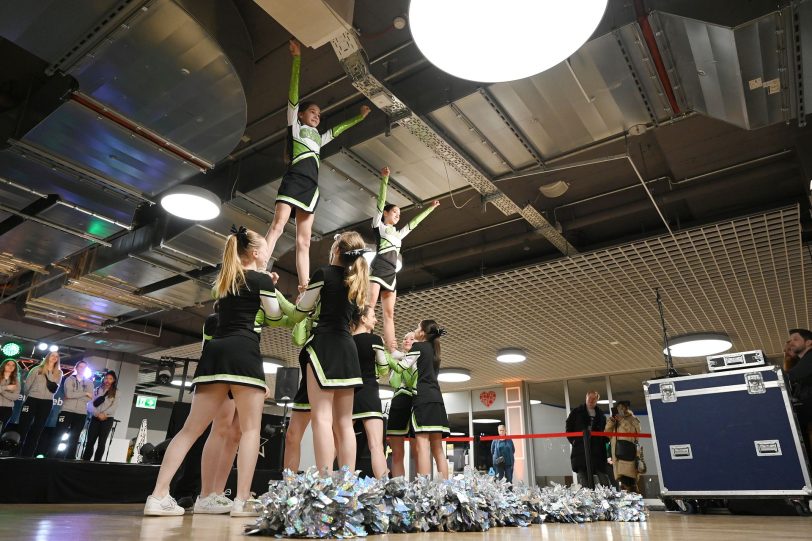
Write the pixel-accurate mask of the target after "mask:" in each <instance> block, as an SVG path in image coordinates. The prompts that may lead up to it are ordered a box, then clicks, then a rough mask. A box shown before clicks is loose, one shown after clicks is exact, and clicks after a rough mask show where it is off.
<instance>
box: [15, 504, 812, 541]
mask: <svg viewBox="0 0 812 541" xmlns="http://www.w3.org/2000/svg"><path fill="white" fill-rule="evenodd" d="M142 509H143V507H142V506H140V505H90V504H83V505H44V504H42V505H3V506H2V507H0V540H7V539H8V540H12V539H13V540H26V539H31V540H36V541H46V540H52V539H61V540H67V541H84V540H92V541H106V540H122V541H128V540H133V539H139V540H150V541H157V540H166V541H175V540H178V541H179V540H186V539H194V540H195V541H207V540H225V539H245V537H244V536H243V535H242V532H243V524H245V523H246V522H247V521H246V520H245V519H232V518H229V517H228V516H212V515H197V516H194V515H187V516H184V517H144V516H143V515H142V514H141V511H142ZM258 539H262V537H258ZM267 539H272V538H267ZM370 539H374V540H375V541H423V540H428V539H432V541H469V540H484V541H502V540H504V541H507V540H514V539H516V540H523V539H528V540H529V539H544V540H556V539H567V540H596V539H609V540H616V541H620V540H623V541H627V540H634V539H658V540H659V539H662V540H668V541H685V540H688V541H726V540H741V539H769V540H772V539H781V540H786V541H789V540H794V539H804V540H808V539H812V518H803V517H750V516H733V515H680V514H673V513H665V512H662V511H653V512H652V513H651V517H650V521H649V522H646V523H617V522H598V523H592V524H544V525H536V526H531V527H528V528H494V529H491V530H490V531H488V532H485V533H430V534H390V535H382V536H370Z"/></svg>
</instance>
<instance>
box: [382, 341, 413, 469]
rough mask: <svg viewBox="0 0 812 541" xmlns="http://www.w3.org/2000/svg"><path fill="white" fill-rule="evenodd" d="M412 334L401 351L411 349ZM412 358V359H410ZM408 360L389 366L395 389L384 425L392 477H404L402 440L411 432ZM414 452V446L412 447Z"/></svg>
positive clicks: (411, 383) (410, 387)
mask: <svg viewBox="0 0 812 541" xmlns="http://www.w3.org/2000/svg"><path fill="white" fill-rule="evenodd" d="M413 343H414V333H413V332H408V333H406V336H404V337H403V351H409V350H410V349H412V344H413ZM412 358H414V357H412ZM407 362H409V361H408V360H406V359H404V360H403V361H401V362H399V363H395V364H392V365H390V366H391V367H392V372H391V374H390V377H389V384H390V385H392V388H393V389H395V394H394V396H393V397H392V402H391V403H390V404H389V419H388V422H387V425H386V437H387V440H389V447H390V448H391V449H392V477H403V476H404V475H406V468H405V467H404V459H405V456H406V451H405V445H404V440H405V438H406V437H408V436H409V435H411V434H410V432H411V430H410V423H411V421H410V417H411V414H412V397H413V396H414V379H413V377H412V373H411V371H410V368H407V367H406V363H407ZM412 451H414V446H412Z"/></svg>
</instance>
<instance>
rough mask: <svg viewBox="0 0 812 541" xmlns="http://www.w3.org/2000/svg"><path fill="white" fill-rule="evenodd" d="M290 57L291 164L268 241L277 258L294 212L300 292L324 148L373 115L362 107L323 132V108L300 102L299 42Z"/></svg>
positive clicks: (306, 271)
mask: <svg viewBox="0 0 812 541" xmlns="http://www.w3.org/2000/svg"><path fill="white" fill-rule="evenodd" d="M290 54H291V56H292V57H293V65H292V68H291V74H290V90H289V92H288V130H289V134H288V135H289V141H288V158H289V160H290V165H289V166H288V170H287V171H286V172H285V175H284V176H283V177H282V183H281V184H280V185H279V191H278V193H277V196H276V204H275V206H274V217H273V223H272V224H271V227H270V228H269V229H268V233H266V235H265V240H266V242H267V243H268V251H269V254H270V255H273V251H274V248H276V242H277V241H278V240H279V237H280V236H281V235H282V232H283V231H284V229H285V224H286V223H287V221H288V219H289V218H290V214H291V212H293V213H294V215H295V217H296V272H297V274H298V275H299V290H300V291H303V290H304V288H305V286H306V285H307V279H308V277H309V276H310V253H309V250H310V234H311V231H312V229H313V213H314V212H315V211H316V205H318V202H319V159H320V152H321V147H322V146H324V145H326V144H327V143H329V142H330V141H332V140H333V139H334V138H336V137H338V136H339V135H340V134H341V133H343V132H344V131H346V130H347V129H349V128H351V127H352V126H355V125H356V124H358V123H359V122H361V121H362V120H363V119H364V118H366V116H367V115H368V114H369V111H370V109H369V107H368V106H367V105H362V106H361V111H360V114H358V116H355V117H353V118H351V119H349V120H345V121H344V122H341V123H339V124H338V125H337V126H335V127H333V128H331V129H329V130H327V131H326V132H324V133H321V134H320V133H319V131H318V126H319V123H320V121H321V109H319V106H318V105H316V104H315V103H311V102H304V103H301V104H300V103H299V68H300V67H301V59H302V56H301V47H300V45H299V43H298V42H297V41H295V40H291V41H290Z"/></svg>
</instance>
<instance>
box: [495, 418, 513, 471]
mask: <svg viewBox="0 0 812 541" xmlns="http://www.w3.org/2000/svg"><path fill="white" fill-rule="evenodd" d="M497 431H498V432H499V435H500V436H504V435H505V434H507V432H506V431H505V425H499V426H498V427H497ZM515 452H516V448H515V447H514V446H513V441H512V440H493V441H492V442H491V460H492V461H493V469H494V471H495V472H496V477H497V478H498V479H501V478H502V477H504V478H505V479H507V480H508V482H509V483H512V482H513V462H514V459H513V455H514V453H515Z"/></svg>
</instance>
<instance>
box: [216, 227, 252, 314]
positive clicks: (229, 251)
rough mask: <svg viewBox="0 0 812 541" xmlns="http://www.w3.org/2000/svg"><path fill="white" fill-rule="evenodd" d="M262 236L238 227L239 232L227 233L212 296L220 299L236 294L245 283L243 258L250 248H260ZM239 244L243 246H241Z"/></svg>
mask: <svg viewBox="0 0 812 541" xmlns="http://www.w3.org/2000/svg"><path fill="white" fill-rule="evenodd" d="M263 241H264V239H263V237H262V236H261V235H259V234H258V233H255V232H254V231H251V230H250V229H249V230H246V229H244V228H240V231H239V233H235V234H232V235H229V236H228V238H227V239H226V246H225V248H224V249H223V265H222V266H221V267H220V273H219V274H218V275H217V279H216V280H215V281H214V297H215V298H217V299H222V298H223V297H225V296H226V295H228V294H229V293H230V294H232V295H237V294H238V293H239V291H240V288H241V287H243V286H244V285H245V271H244V270H243V266H244V262H243V260H244V259H245V258H246V257H247V256H248V254H249V253H250V252H251V251H252V250H257V249H259V248H260V246H261V244H262V242H263ZM241 244H242V245H243V246H241Z"/></svg>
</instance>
